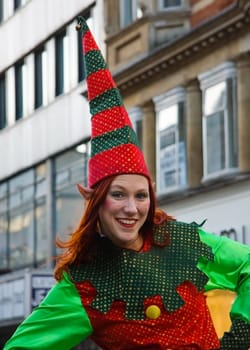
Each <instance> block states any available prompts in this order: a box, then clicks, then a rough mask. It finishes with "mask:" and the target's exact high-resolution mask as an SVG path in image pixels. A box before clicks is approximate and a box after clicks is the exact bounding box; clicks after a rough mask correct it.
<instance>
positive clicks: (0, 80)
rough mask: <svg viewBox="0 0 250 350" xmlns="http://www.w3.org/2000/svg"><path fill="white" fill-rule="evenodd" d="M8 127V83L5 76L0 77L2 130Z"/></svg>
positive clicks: (0, 122)
mask: <svg viewBox="0 0 250 350" xmlns="http://www.w3.org/2000/svg"><path fill="white" fill-rule="evenodd" d="M5 127H6V81H5V74H4V73H3V74H1V75H0V129H3V128H5Z"/></svg>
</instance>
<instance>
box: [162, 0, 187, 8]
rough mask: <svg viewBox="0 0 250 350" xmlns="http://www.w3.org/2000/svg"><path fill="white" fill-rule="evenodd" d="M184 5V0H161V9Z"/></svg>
mask: <svg viewBox="0 0 250 350" xmlns="http://www.w3.org/2000/svg"><path fill="white" fill-rule="evenodd" d="M182 5H183V0H159V7H160V9H164V10H166V9H171V8H174V7H180V6H182Z"/></svg>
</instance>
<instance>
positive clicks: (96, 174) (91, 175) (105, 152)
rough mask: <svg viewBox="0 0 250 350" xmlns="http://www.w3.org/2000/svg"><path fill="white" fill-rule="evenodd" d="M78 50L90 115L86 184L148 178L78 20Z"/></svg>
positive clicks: (121, 107)
mask: <svg viewBox="0 0 250 350" xmlns="http://www.w3.org/2000/svg"><path fill="white" fill-rule="evenodd" d="M77 29H78V30H81V31H82V47H83V55H84V62H85V71H86V79H87V87H88V99H89V105H90V113H91V116H92V118H91V127H92V131H91V157H90V160H89V164H88V184H89V187H94V186H95V184H97V183H98V182H99V181H100V180H102V179H104V178H106V177H108V176H111V175H120V174H141V175H144V176H146V177H148V178H150V174H149V171H148V169H147V165H146V162H145V160H144V157H143V154H142V151H141V149H140V147H139V143H138V140H137V136H136V133H135V131H134V130H133V127H132V123H131V121H130V118H129V116H128V113H127V111H126V109H125V107H124V105H123V102H122V98H121V95H120V92H119V90H118V88H117V87H116V85H115V82H114V80H113V78H112V75H111V73H110V71H109V70H108V68H107V65H106V62H105V60H104V58H103V56H102V53H101V51H100V49H99V47H98V45H97V44H96V42H95V39H94V38H93V36H92V34H91V32H90V30H89V27H88V25H87V23H86V22H85V20H84V19H83V18H82V17H78V25H77Z"/></svg>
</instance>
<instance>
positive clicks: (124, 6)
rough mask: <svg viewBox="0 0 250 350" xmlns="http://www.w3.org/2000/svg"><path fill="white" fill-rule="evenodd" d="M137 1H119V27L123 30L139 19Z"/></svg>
mask: <svg viewBox="0 0 250 350" xmlns="http://www.w3.org/2000/svg"><path fill="white" fill-rule="evenodd" d="M128 4H129V7H130V9H129V12H128ZM139 11H140V7H139V1H138V0H120V27H121V28H125V27H127V26H129V25H130V24H132V23H133V22H134V21H136V20H137V19H138V18H140V17H141V13H139Z"/></svg>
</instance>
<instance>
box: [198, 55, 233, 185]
mask: <svg viewBox="0 0 250 350" xmlns="http://www.w3.org/2000/svg"><path fill="white" fill-rule="evenodd" d="M199 80H200V86H201V90H202V139H203V178H202V182H206V181H210V180H213V179H216V178H219V177H224V176H225V175H231V174H235V173H237V172H238V164H237V160H238V159H237V158H238V149H237V119H238V116H237V69H236V64H235V63H234V62H231V61H227V62H224V63H222V64H221V65H219V66H216V67H214V68H212V69H211V70H209V71H207V72H204V73H202V74H200V75H199ZM230 81H231V83H232V87H231V93H232V101H230V98H229V92H230V91H229V89H230V86H229V82H230ZM222 82H225V102H224V105H223V109H220V110H219V109H218V110H217V111H216V113H219V112H220V113H223V122H224V140H225V142H224V150H223V152H224V155H225V161H224V163H225V164H224V167H222V168H221V169H219V170H217V171H214V172H210V171H209V167H208V154H209V150H208V149H207V143H208V141H207V139H208V137H207V120H208V118H209V117H212V116H214V115H215V112H213V113H212V114H211V113H210V114H206V113H205V103H206V100H205V98H206V92H207V90H208V89H210V88H212V87H215V86H216V85H218V84H220V83H222ZM229 103H231V104H232V106H231V107H230V105H229ZM230 108H231V110H230ZM230 113H231V115H230ZM230 125H232V126H231V129H230ZM231 133H233V138H231V142H230V134H231ZM232 148H233V150H234V155H233V156H232V157H233V158H232V157H231V153H232V152H231V151H232Z"/></svg>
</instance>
